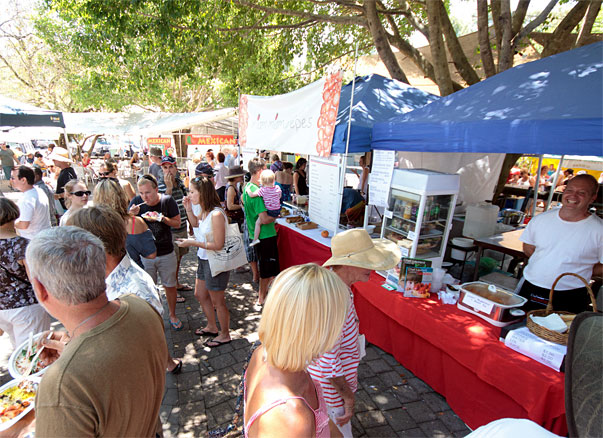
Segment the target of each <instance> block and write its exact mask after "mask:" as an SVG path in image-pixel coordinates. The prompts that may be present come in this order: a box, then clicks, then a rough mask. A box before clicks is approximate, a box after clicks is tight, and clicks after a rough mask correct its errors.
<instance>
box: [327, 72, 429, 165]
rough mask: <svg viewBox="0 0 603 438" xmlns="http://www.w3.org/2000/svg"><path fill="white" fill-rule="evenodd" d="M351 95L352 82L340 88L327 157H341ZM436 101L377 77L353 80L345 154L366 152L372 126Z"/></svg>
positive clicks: (404, 86) (374, 75)
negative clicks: (349, 131)
mask: <svg viewBox="0 0 603 438" xmlns="http://www.w3.org/2000/svg"><path fill="white" fill-rule="evenodd" d="M351 94H352V82H350V83H348V84H347V85H345V86H343V87H342V88H341V98H340V99H339V111H338V113H337V125H336V126H335V134H334V135H333V146H332V148H331V153H345V144H346V139H347V133H348V120H349V118H350V96H351ZM438 98H439V96H436V95H435V94H431V93H427V92H425V91H422V90H419V89H418V88H414V87H411V86H410V85H408V84H405V83H403V82H400V81H396V80H394V79H388V78H384V77H383V76H380V75H377V74H373V75H368V76H363V77H357V78H356V84H355V88H354V106H353V110H352V127H351V134H350V145H349V150H348V152H350V153H359V152H367V151H369V150H370V147H371V133H372V128H373V125H374V124H375V123H376V122H383V121H386V120H389V119H391V118H392V117H394V116H396V115H401V114H404V113H407V112H409V111H412V110H414V109H416V108H421V107H423V106H425V105H427V104H428V103H430V102H433V101H435V100H436V99H438Z"/></svg>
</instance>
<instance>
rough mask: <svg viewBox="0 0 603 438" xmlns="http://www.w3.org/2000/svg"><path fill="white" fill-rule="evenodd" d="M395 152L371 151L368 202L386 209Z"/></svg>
mask: <svg viewBox="0 0 603 438" xmlns="http://www.w3.org/2000/svg"><path fill="white" fill-rule="evenodd" d="M395 160H396V151H381V150H375V151H373V165H372V167H371V173H370V175H369V202H370V204H371V205H376V206H377V207H385V208H387V198H388V196H389V189H390V187H391V182H392V174H393V173H394V161H395Z"/></svg>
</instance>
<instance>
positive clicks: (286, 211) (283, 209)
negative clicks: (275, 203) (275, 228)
mask: <svg viewBox="0 0 603 438" xmlns="http://www.w3.org/2000/svg"><path fill="white" fill-rule="evenodd" d="M281 216H283V217H285V216H289V210H287V209H286V208H284V207H283V208H281Z"/></svg>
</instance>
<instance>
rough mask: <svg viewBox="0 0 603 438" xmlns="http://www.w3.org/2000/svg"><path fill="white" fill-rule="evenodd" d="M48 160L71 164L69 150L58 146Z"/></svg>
mask: <svg viewBox="0 0 603 438" xmlns="http://www.w3.org/2000/svg"><path fill="white" fill-rule="evenodd" d="M48 159H49V160H56V161H62V162H64V163H71V159H70V158H69V152H68V151H67V149H65V148H61V147H58V146H57V147H55V148H54V149H53V150H52V153H51V154H50V155H49V156H48Z"/></svg>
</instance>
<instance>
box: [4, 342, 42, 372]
mask: <svg viewBox="0 0 603 438" xmlns="http://www.w3.org/2000/svg"><path fill="white" fill-rule="evenodd" d="M40 336H42V332H40V333H38V334H35V335H34V336H33V343H34V344H35V343H36V342H37V341H38V339H40ZM28 342H29V339H26V340H25V341H24V342H23V343H22V344H21V345H19V346H18V347H17V348H15V351H13V354H11V355H10V359H9V360H8V372H9V373H10V375H11V376H12V377H13V378H14V379H20V378H21V377H23V376H22V375H21V373H20V372H19V371H18V370H17V355H18V354H19V353H20V352H22V351H23V350H27V344H28ZM46 368H48V367H46ZM46 368H44V369H42V370H40V371H38V372H37V373H33V374H30V376H31V377H36V376H41V375H42V374H44V373H45V372H46Z"/></svg>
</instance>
